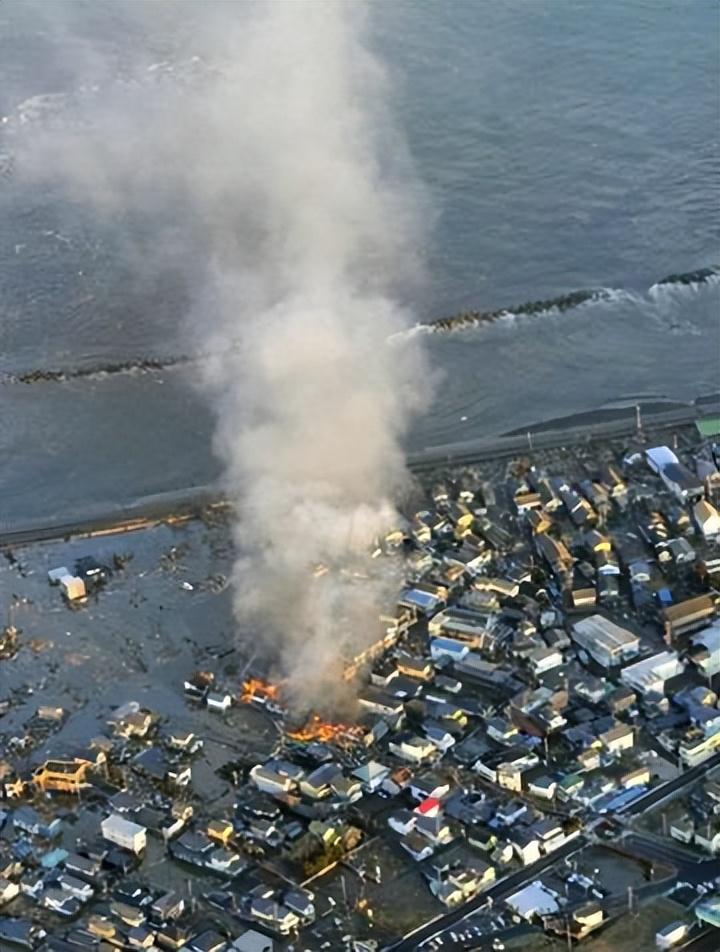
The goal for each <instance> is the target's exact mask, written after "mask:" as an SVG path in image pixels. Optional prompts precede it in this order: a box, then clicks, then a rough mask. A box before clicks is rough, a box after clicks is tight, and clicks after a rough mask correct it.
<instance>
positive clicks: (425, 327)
mask: <svg viewBox="0 0 720 952" xmlns="http://www.w3.org/2000/svg"><path fill="white" fill-rule="evenodd" d="M432 332H433V328H432V327H431V326H430V324H413V326H412V327H408V328H406V329H405V330H402V331H396V332H395V333H394V334H391V335H390V336H389V337H388V339H387V342H388V344H392V345H395V344H402V343H404V342H405V341H406V340H411V339H412V338H413V337H419V336H421V335H423V334H432Z"/></svg>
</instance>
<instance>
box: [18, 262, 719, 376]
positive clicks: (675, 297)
mask: <svg viewBox="0 0 720 952" xmlns="http://www.w3.org/2000/svg"><path fill="white" fill-rule="evenodd" d="M707 285H712V286H715V285H718V286H720V266H718V267H713V268H700V269H698V270H696V271H688V272H685V273H683V274H671V275H668V277H666V278H663V279H662V280H660V281H657V282H655V284H652V285H651V286H650V287H649V288H648V290H647V292H645V294H644V295H642V294H639V293H637V292H634V291H628V290H625V289H622V288H593V289H588V290H580V291H571V292H570V293H569V294H562V295H559V296H558V297H555V298H548V299H541V300H537V301H527V302H526V303H525V304H520V305H518V306H517V307H509V308H500V309H498V310H494V311H480V310H473V311H462V312H461V313H459V314H455V315H452V316H450V317H441V318H438V319H436V320H430V321H427V322H426V323H424V324H416V325H415V326H413V327H411V328H409V329H408V330H405V331H400V332H398V333H396V334H393V335H392V336H391V337H390V338H388V343H389V344H391V345H393V346H396V345H399V344H402V342H403V341H405V340H409V339H410V338H412V337H415V336H417V335H419V334H441V333H449V332H452V331H456V330H461V329H465V328H468V327H474V326H479V325H485V324H491V323H495V322H496V321H508V322H514V321H515V320H517V319H521V318H528V319H529V318H534V317H538V316H542V315H548V314H561V313H563V312H566V311H570V310H573V309H576V308H581V307H583V306H585V305H591V304H594V303H596V302H606V303H610V304H612V303H618V304H621V303H625V302H626V303H629V304H639V303H643V302H644V303H646V304H653V305H657V304H658V303H662V304H666V305H668V306H670V305H672V304H674V303H681V297H680V296H681V295H683V294H687V293H688V292H690V293H696V292H697V291H698V290H699V289H700V288H701V287H703V286H707ZM678 327H679V328H680V329H681V330H683V329H685V325H684V324H677V325H671V326H670V330H674V329H677V328H678ZM686 329H687V330H688V331H691V330H692V329H691V328H690V327H687V328H686ZM213 356H216V355H214V354H212V353H200V354H193V355H190V354H178V355H174V356H168V357H138V358H133V359H129V360H124V361H115V362H107V363H97V364H92V365H88V366H83V367H74V368H73V367H68V368H58V369H52V368H39V369H35V370H28V371H24V372H22V373H4V374H0V383H4V384H38V383H63V382H65V381H70V380H78V379H101V378H103V377H108V376H115V375H118V374H152V373H159V372H160V371H163V370H168V369H171V368H173V367H179V366H182V365H187V364H197V363H198V362H200V361H203V360H210V359H212V358H213Z"/></svg>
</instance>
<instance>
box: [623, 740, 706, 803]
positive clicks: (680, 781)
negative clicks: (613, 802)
mask: <svg viewBox="0 0 720 952" xmlns="http://www.w3.org/2000/svg"><path fill="white" fill-rule="evenodd" d="M718 765H720V752H719V753H717V754H713V756H712V757H708V759H707V760H704V761H703V762H702V763H701V764H698V765H697V766H696V767H691V768H690V769H689V770H684V771H683V773H681V774H679V775H678V776H677V777H675V779H674V780H668V781H667V783H663V784H661V785H660V786H659V787H655V788H654V789H653V790H649V791H648V792H647V793H646V794H645V795H644V796H642V797H639V798H638V799H637V800H633V802H632V803H630V804H628V806H627V807H625V808H624V809H622V810H618V811H617V812H618V813H619V814H621V815H623V816H635V815H636V814H638V813H643V812H644V811H645V810H648V809H649V808H650V807H652V806H654V805H655V804H657V803H659V802H660V801H661V800H665V799H666V798H668V797H671V796H673V795H675V794H677V793H679V791H680V790H682V789H683V787H687V786H688V785H689V784H691V783H695V782H696V781H697V780H700V779H701V778H702V777H703V776H704V775H705V774H706V773H707V772H708V771H709V770H712V769H713V767H717V766H718Z"/></svg>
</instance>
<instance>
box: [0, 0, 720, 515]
mask: <svg viewBox="0 0 720 952" xmlns="http://www.w3.org/2000/svg"><path fill="white" fill-rule="evenodd" d="M132 6H133V5H132V4H130V5H129V7H128V5H127V4H115V3H103V4H90V3H82V2H78V3H74V4H66V3H63V2H54V3H44V4H21V3H10V4H2V5H0V117H6V121H5V122H3V123H0V374H4V375H5V377H4V378H0V517H2V516H6V517H13V518H19V517H23V516H28V517H30V516H32V517H35V516H37V515H42V514H44V513H52V514H55V513H57V512H58V511H62V510H67V511H68V514H71V513H72V512H74V511H76V510H77V509H79V508H81V507H82V506H83V504H84V502H86V501H91V502H93V503H95V502H98V501H103V500H105V499H108V500H114V501H118V500H132V499H134V498H136V497H138V496H142V495H144V494H147V493H151V492H157V491H162V490H166V489H172V488H175V487H184V486H188V485H192V484H196V483H197V484H200V483H204V482H207V481H209V480H212V479H214V478H216V477H217V475H218V474H219V464H218V462H217V461H216V460H215V458H214V457H213V455H212V452H211V438H212V431H213V420H212V416H211V413H210V411H209V409H208V407H207V406H206V404H205V403H204V401H203V398H202V397H201V396H200V395H199V394H198V393H197V392H196V390H195V388H194V387H193V385H192V381H191V374H190V373H189V371H188V369H187V368H185V367H177V368H173V369H168V370H166V371H162V372H160V373H153V374H140V373H134V374H120V375H111V376H107V377H102V376H101V377H94V378H91V379H78V380H71V381H67V382H63V383H39V384H34V385H23V384H18V383H11V382H8V375H12V374H19V373H23V372H26V371H30V370H34V369H38V368H50V369H55V368H62V369H72V368H77V367H87V366H97V365H101V364H104V363H114V362H118V361H123V360H128V359H136V358H148V357H166V356H172V355H175V354H178V353H182V351H183V346H182V343H181V335H180V331H179V328H180V326H181V325H182V321H183V316H184V313H185V312H186V310H187V308H188V306H189V302H190V300H191V297H192V272H191V271H190V272H188V270H187V268H185V267H183V268H180V267H179V266H178V261H177V258H176V256H175V254H174V251H175V249H174V247H173V245H172V244H168V243H167V242H165V241H162V242H161V241H159V240H158V239H157V236H156V234H155V232H154V230H153V223H152V222H151V221H148V220H146V219H145V220H144V219H142V218H138V216H133V215H132V214H130V213H128V214H127V215H120V216H117V217H116V218H113V219H108V218H102V217H100V216H98V215H97V214H95V213H94V212H93V210H92V209H91V208H90V207H89V206H87V205H84V204H82V203H79V202H77V201H73V200H71V199H70V198H69V197H68V195H67V194H66V192H65V191H64V189H63V187H62V185H61V184H60V183H53V182H52V181H49V182H45V183H43V184H38V183H34V184H32V185H30V184H29V183H28V182H26V181H25V179H24V178H23V174H22V172H23V170H22V168H19V167H18V156H19V155H20V154H21V153H22V149H19V145H21V144H22V143H23V142H28V141H31V140H32V136H33V135H34V134H36V130H39V129H42V128H43V124H47V123H62V122H64V121H67V122H71V121H72V103H73V100H74V99H76V98H77V97H79V96H83V95H86V94H88V93H87V91H91V92H92V95H93V96H96V97H97V96H102V95H103V90H105V89H111V88H112V87H113V84H116V83H118V82H128V83H136V84H142V83H150V82H154V81H156V76H157V74H158V72H160V73H161V74H162V75H163V81H165V82H175V81H177V82H185V81H189V79H188V74H191V73H192V69H193V63H194V62H195V61H193V59H192V58H193V57H194V56H198V57H201V59H202V61H203V62H212V53H213V51H212V49H207V48H204V46H203V39H202V31H199V30H198V29H197V23H198V18H202V16H203V15H204V14H203V11H202V10H201V9H200V7H199V6H197V5H194V4H190V3H183V4H175V5H166V4H157V5H153V8H154V11H155V12H154V14H153V17H152V18H151V21H150V24H149V25H148V22H147V18H143V17H139V16H129V15H128V10H129V9H130V8H132ZM143 6H147V5H143ZM719 10H720V7H719V6H718V4H717V2H715V0H692V2H682V0H606V2H603V3H596V2H591V0H584V2H577V0H527V2H520V0H478V2H466V0H463V2H451V3H446V4H439V3H438V4H431V3H410V2H398V0H395V2H393V3H386V4H381V3H376V4H375V5H374V7H373V20H372V29H373V42H374V44H375V46H376V48H377V49H378V51H379V52H380V54H381V55H382V56H383V58H384V59H385V60H386V61H387V62H388V63H389V64H390V65H391V69H392V73H393V78H394V90H395V92H394V95H395V99H396V102H395V109H396V113H397V115H398V118H399V122H400V125H401V126H402V128H403V130H404V133H405V135H406V137H407V139H408V142H409V146H410V150H411V152H412V155H413V157H414V161H415V164H416V167H417V170H418V174H419V176H420V178H421V179H422V180H423V182H424V183H425V185H426V187H427V190H428V192H429V196H430V204H431V206H432V209H433V211H434V214H435V221H434V224H433V227H432V230H431V232H430V234H429V237H428V239H427V247H426V249H425V250H426V258H427V274H428V283H427V288H426V289H425V290H424V292H423V294H422V295H421V296H420V297H419V299H418V300H417V301H413V302H410V303H411V304H413V305H414V307H415V310H416V313H417V316H418V320H426V319H430V318H434V317H441V316H445V315H449V314H453V313H455V312H457V311H459V310H462V309H465V308H479V309H482V310H489V309H496V308H501V307H508V308H512V306H513V305H520V304H522V303H523V302H525V301H528V300H535V299H538V298H548V297H554V296H556V295H561V294H564V293H567V292H569V291H572V290H575V289H578V288H601V287H602V288H608V289H612V293H611V294H610V295H609V298H608V299H607V300H603V301H599V302H594V303H589V304H586V305H582V306H581V307H579V308H576V309H573V310H570V311H567V312H565V313H555V312H550V313H548V314H544V315H539V316H536V317H526V318H522V317H513V316H508V317H506V318H503V319H502V320H500V321H498V322H495V323H494V324H491V325H487V326H480V327H475V328H472V329H467V330H463V331H458V332H453V333H450V334H446V335H440V334H434V335H427V338H426V342H427V346H428V349H429V353H430V356H431V359H432V362H433V363H434V365H435V366H436V367H438V368H439V369H440V371H441V374H442V375H441V380H440V382H439V384H438V388H437V394H436V399H435V403H434V405H433V408H432V410H431V411H430V412H429V413H428V414H427V415H426V416H425V417H424V418H422V419H420V420H418V421H417V422H416V425H415V427H414V429H413V431H412V433H411V435H410V439H409V445H410V447H412V448H420V447H425V446H430V445H433V444H437V443H446V442H451V441H454V440H461V439H471V438H474V437H478V436H487V435H492V434H499V433H503V432H507V431H509V430H513V429H517V428H519V427H524V426H530V425H531V424H533V423H536V422H539V421H542V420H547V419H550V418H553V417H559V416H564V415H568V414H571V413H575V412H581V411H584V410H592V409H595V408H597V407H600V406H602V405H604V404H606V403H608V402H612V401H616V400H619V399H625V398H627V399H633V398H635V397H638V396H639V397H646V398H668V399H673V400H689V399H692V398H694V397H696V396H698V395H700V394H704V393H707V392H710V391H714V390H717V389H718V380H719V379H720V374H719V373H718V370H719V369H720V336H719V334H718V329H719V322H718V316H719V312H720V284H719V283H718V281H717V280H715V281H711V282H708V283H705V284H702V285H697V286H672V285H670V286H662V287H658V288H653V289H652V290H650V289H651V287H652V285H654V284H655V282H657V281H658V280H659V279H660V278H663V277H664V276H666V275H668V274H670V273H679V272H687V271H691V270H695V269H698V268H701V267H704V266H712V265H716V264H718V263H720V244H719V243H720V212H719V208H720V165H719V163H718V139H719V133H720V125H719V112H720V110H719V99H718V76H719V75H720V40H719V36H720V13H719ZM88 50H91V51H92V55H89V53H88ZM138 50H142V55H140V54H139V53H138ZM158 63H160V64H165V65H163V66H160V67H156V68H152V67H155V65H156V64H158ZM168 64H169V65H168ZM149 68H150V69H149ZM190 80H191V76H190ZM66 117H67V118H66ZM3 379H4V380H5V382H2V380H3Z"/></svg>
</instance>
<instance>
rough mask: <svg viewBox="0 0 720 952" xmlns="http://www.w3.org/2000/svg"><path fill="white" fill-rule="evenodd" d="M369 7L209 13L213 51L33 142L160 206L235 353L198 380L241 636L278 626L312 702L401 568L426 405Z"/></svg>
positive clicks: (96, 195)
mask: <svg viewBox="0 0 720 952" xmlns="http://www.w3.org/2000/svg"><path fill="white" fill-rule="evenodd" d="M141 6H142V7H152V5H149V4H143V5H141ZM239 8H242V10H241V14H242V15H240V14H239V12H238V10H239ZM182 9H183V5H182V4H180V5H178V6H177V10H178V11H179V12H180V14H181V11H182ZM366 13H367V11H366V9H365V8H364V7H363V6H361V5H359V4H350V3H340V2H337V3H319V2H307V3H302V2H287V3H285V2H273V3H268V4H267V5H264V6H262V7H260V8H255V7H253V8H248V7H246V6H245V5H234V4H227V5H223V6H222V8H213V9H212V11H211V12H209V13H208V16H207V19H203V21H202V23H203V30H204V33H203V36H202V43H203V45H204V48H205V49H206V50H212V53H213V59H212V64H211V66H208V65H207V63H206V61H205V60H192V59H189V60H188V62H190V63H192V64H193V66H192V69H191V70H190V72H191V74H192V78H191V80H190V81H184V82H181V81H180V80H179V78H178V76H177V72H178V71H177V70H175V74H176V75H173V76H170V77H168V76H167V70H166V69H163V70H161V71H160V72H161V73H163V76H164V78H163V82H157V83H155V85H150V84H149V83H148V82H145V83H138V82H136V81H134V80H132V79H131V80H126V81H124V82H122V83H118V84H116V85H114V86H111V87H110V88H109V89H108V88H107V87H105V88H104V91H103V94H102V96H99V97H98V96H92V95H91V96H86V97H85V98H84V99H82V98H81V102H80V104H79V105H76V106H74V107H73V108H74V109H75V113H74V117H73V114H72V111H71V116H70V118H68V115H67V114H65V115H64V116H61V117H59V120H58V121H56V122H55V123H52V124H51V126H50V127H49V128H47V129H45V130H44V131H43V130H39V131H37V133H36V134H35V136H34V138H33V143H32V147H30V148H28V149H27V150H26V154H25V155H24V157H23V158H24V163H25V169H26V171H27V170H33V168H34V171H35V172H36V174H40V175H42V176H46V175H47V162H48V161H50V162H51V163H52V168H53V170H54V174H61V176H62V178H63V179H64V181H65V182H66V183H70V185H71V186H72V189H73V192H74V194H75V195H76V196H77V197H78V198H81V199H83V200H86V199H87V198H91V199H92V200H93V201H94V202H95V203H97V204H98V205H99V206H102V207H103V208H105V209H107V210H108V211H109V212H110V213H111V214H112V215H118V214H122V213H123V212H124V211H125V210H127V209H128V208H134V209H142V210H144V211H145V212H146V213H147V215H148V216H149V217H150V218H154V219H155V220H156V222H157V223H158V225H157V228H158V229H159V230H158V232H157V234H158V239H157V240H158V241H159V242H162V243H163V244H167V242H172V248H173V249H177V254H179V255H183V256H184V261H186V262H187V269H188V273H189V274H190V275H192V280H193V283H194V289H193V299H194V301H195V306H194V307H193V308H192V312H191V315H190V320H189V322H188V326H189V331H190V333H191V335H192V337H193V339H194V341H195V342H196V343H197V345H198V346H199V347H201V348H202V350H203V351H208V350H209V351H211V352H213V353H215V354H217V355H218V356H217V357H214V358H213V359H211V360H208V361H206V362H204V363H203V364H202V366H203V371H202V385H203V386H204V387H205V388H206V389H207V392H208V393H209V394H210V395H211V399H212V400H213V402H214V405H215V406H216V408H217V420H218V423H217V433H216V436H215V446H216V449H217V452H218V453H219V454H220V456H221V457H222V459H223V460H224V462H225V465H226V473H227V489H228V492H229V494H230V496H231V498H232V499H233V501H234V502H235V504H236V510H237V519H236V522H235V541H236V546H237V551H238V558H237V563H236V566H235V571H234V579H233V581H234V592H235V596H234V597H235V609H236V614H237V617H238V623H239V624H238V629H239V637H240V638H244V637H246V636H247V635H248V634H251V635H252V637H253V638H254V639H256V640H271V641H272V643H273V645H274V647H275V654H276V656H277V657H278V658H279V665H280V668H281V671H282V673H283V674H284V675H286V676H287V677H288V678H289V679H290V685H291V688H292V689H293V691H294V692H295V694H296V696H297V697H298V698H299V699H301V700H303V701H316V700H317V698H318V697H319V696H320V695H321V694H322V693H323V692H324V691H325V690H326V689H327V685H328V683H337V677H338V673H339V670H340V668H341V664H342V661H343V658H344V657H345V656H346V655H352V654H354V653H355V652H356V651H357V650H359V649H361V648H362V647H364V646H365V645H366V644H368V643H369V642H370V641H372V640H374V639H375V638H376V637H377V635H378V613H379V611H380V610H382V609H383V608H385V609H387V608H389V607H390V605H391V603H392V594H393V588H394V586H395V585H396V584H397V580H396V578H395V571H394V568H393V563H392V561H391V560H387V559H385V558H381V559H376V560H372V559H371V558H370V555H369V552H370V550H371V547H372V545H373V540H375V539H376V538H378V537H382V536H383V535H384V534H385V533H386V532H387V531H388V530H389V529H390V528H392V527H393V526H394V525H395V524H396V523H397V518H398V517H397V515H396V512H395V507H394V500H395V499H397V497H398V493H399V492H401V491H402V488H403V486H404V484H405V481H406V471H405V465H404V459H403V450H402V442H403V437H404V434H405V431H406V428H407V426H408V422H409V420H410V418H411V416H412V414H413V413H416V412H418V411H419V410H420V409H421V408H422V406H423V405H424V402H425V400H426V399H427V385H426V381H427V371H426V367H425V365H424V359H423V355H422V352H421V350H420V346H421V338H418V337H414V336H413V335H408V336H405V335H402V334H400V338H401V342H400V343H397V340H398V338H397V336H395V335H398V334H399V333H400V332H402V331H403V330H404V329H406V328H408V327H409V326H410V324H411V323H412V317H411V315H410V314H409V313H408V312H407V310H406V309H405V308H404V307H403V306H401V305H400V304H398V303H397V302H398V300H402V299H403V298H402V295H403V293H404V292H405V291H406V290H407V287H408V283H409V282H413V281H415V280H417V277H418V272H419V269H418V258H417V254H416V248H417V244H418V234H419V229H418V222H419V214H418V209H419V204H418V195H419V192H420V190H419V189H418V187H417V183H415V182H414V180H413V178H412V174H411V167H410V162H409V161H408V156H407V153H406V150H405V147H404V144H403V141H402V137H401V136H400V135H399V134H398V130H397V127H396V126H395V124H394V122H393V120H392V116H391V111H390V109H389V107H388V103H389V101H390V98H391V97H390V90H389V87H388V81H387V76H386V71H385V70H384V68H383V66H382V65H381V63H380V62H379V61H378V59H377V58H376V57H375V56H373V54H372V53H371V52H370V49H369V44H368V41H367V33H368V23H367V18H366ZM186 65H187V64H186ZM156 72H157V71H156ZM159 223H162V228H161V225H160V224H159ZM165 253H167V252H165ZM394 336H395V343H393V342H392V340H391V339H392V338H393V337H394ZM169 465H171V461H169Z"/></svg>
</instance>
